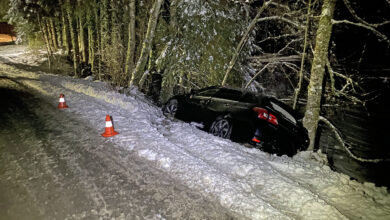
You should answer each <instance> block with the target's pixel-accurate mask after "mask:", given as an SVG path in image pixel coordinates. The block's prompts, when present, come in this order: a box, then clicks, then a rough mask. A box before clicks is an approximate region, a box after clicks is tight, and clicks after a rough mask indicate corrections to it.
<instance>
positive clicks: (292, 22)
mask: <svg viewBox="0 0 390 220" xmlns="http://www.w3.org/2000/svg"><path fill="white" fill-rule="evenodd" d="M270 20H280V21H284V22H286V23H288V24H291V25H293V26H295V27H297V28H299V29H303V27H302V25H300V24H298V23H296V22H294V21H292V20H290V19H288V18H285V17H282V16H270V17H265V18H259V19H257V22H262V21H270Z"/></svg>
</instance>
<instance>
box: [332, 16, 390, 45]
mask: <svg viewBox="0 0 390 220" xmlns="http://www.w3.org/2000/svg"><path fill="white" fill-rule="evenodd" d="M332 24H350V25H354V26H357V27H361V28H365V29H367V30H370V31H371V32H373V33H374V34H375V35H376V36H378V37H379V38H380V39H381V40H383V41H385V42H386V43H387V44H388V46H389V47H390V40H389V38H388V37H387V36H386V35H384V34H382V33H381V32H379V31H378V30H376V29H375V28H374V27H373V26H370V25H366V24H363V23H356V22H352V21H348V20H333V19H332Z"/></svg>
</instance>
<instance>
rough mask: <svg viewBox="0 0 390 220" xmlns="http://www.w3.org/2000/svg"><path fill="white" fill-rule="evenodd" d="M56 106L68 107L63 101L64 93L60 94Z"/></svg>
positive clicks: (60, 107)
mask: <svg viewBox="0 0 390 220" xmlns="http://www.w3.org/2000/svg"><path fill="white" fill-rule="evenodd" d="M58 108H59V109H63V108H68V106H67V105H66V102H65V96H64V94H60V103H58Z"/></svg>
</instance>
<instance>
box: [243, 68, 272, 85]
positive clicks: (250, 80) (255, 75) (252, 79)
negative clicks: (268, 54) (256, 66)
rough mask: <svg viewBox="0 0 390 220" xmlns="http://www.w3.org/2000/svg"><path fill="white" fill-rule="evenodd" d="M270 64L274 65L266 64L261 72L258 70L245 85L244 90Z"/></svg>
mask: <svg viewBox="0 0 390 220" xmlns="http://www.w3.org/2000/svg"><path fill="white" fill-rule="evenodd" d="M271 64H274V63H267V64H266V65H265V66H264V67H263V68H262V69H261V70H259V71H258V72H257V73H256V74H255V75H254V76H253V77H252V79H251V80H249V82H248V83H247V84H246V86H245V87H244V89H247V88H248V87H249V85H250V84H251V83H252V82H253V81H254V80H255V79H256V78H257V77H258V76H259V75H260V74H261V73H262V72H263V71H264V70H266V69H267V68H268V66H269V65H271Z"/></svg>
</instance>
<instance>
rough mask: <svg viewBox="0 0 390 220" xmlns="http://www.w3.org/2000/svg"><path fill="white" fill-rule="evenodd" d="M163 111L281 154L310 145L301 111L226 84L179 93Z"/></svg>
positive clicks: (214, 132) (211, 130) (216, 133)
mask: <svg viewBox="0 0 390 220" xmlns="http://www.w3.org/2000/svg"><path fill="white" fill-rule="evenodd" d="M163 112H164V114H165V115H167V116H169V117H175V118H178V119H181V120H184V121H187V122H198V124H201V125H202V126H201V127H202V129H204V130H206V131H209V132H210V133H212V134H214V135H216V136H219V137H222V138H230V139H231V140H233V141H236V142H249V143H251V144H253V145H255V146H257V147H259V148H260V149H262V150H264V151H267V152H270V153H276V154H278V155H282V154H287V155H288V156H292V155H294V154H295V153H296V152H297V151H298V150H305V149H306V148H307V146H308V144H309V139H308V135H307V130H306V129H305V128H304V127H303V125H302V123H301V122H300V121H298V118H299V116H298V113H297V112H295V111H294V110H292V109H291V108H290V107H289V106H287V105H286V104H284V103H283V102H281V101H279V100H277V99H276V98H273V97H270V96H266V95H261V94H255V93H251V92H248V91H241V90H236V89H230V88H225V87H216V86H213V87H208V88H204V89H200V90H193V91H191V92H190V93H189V94H183V95H176V96H173V97H172V98H170V99H169V100H168V102H167V103H166V104H165V105H164V106H163Z"/></svg>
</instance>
